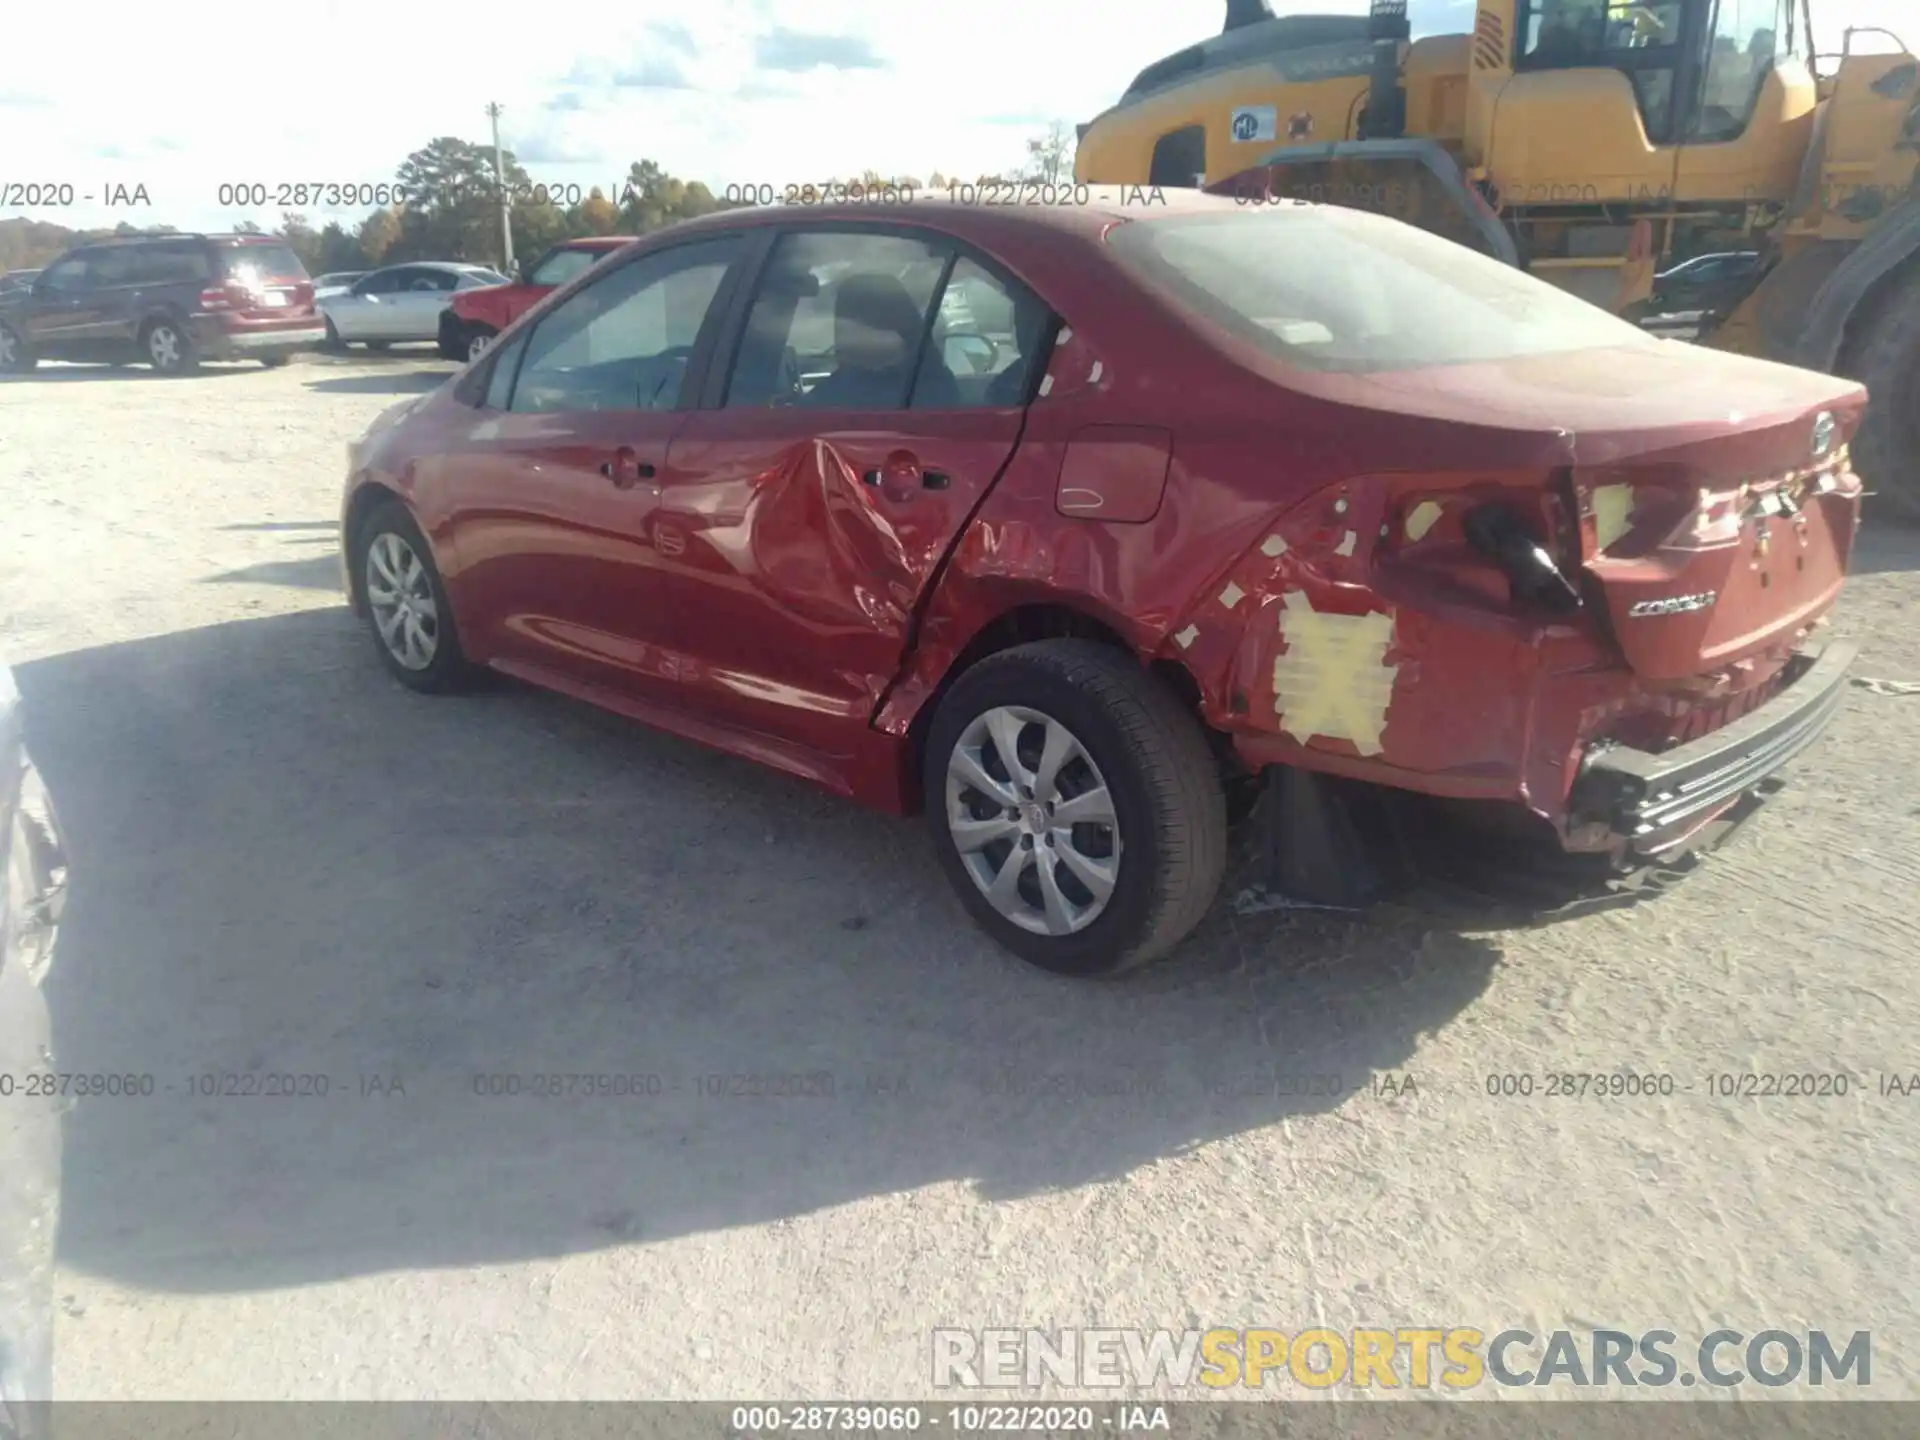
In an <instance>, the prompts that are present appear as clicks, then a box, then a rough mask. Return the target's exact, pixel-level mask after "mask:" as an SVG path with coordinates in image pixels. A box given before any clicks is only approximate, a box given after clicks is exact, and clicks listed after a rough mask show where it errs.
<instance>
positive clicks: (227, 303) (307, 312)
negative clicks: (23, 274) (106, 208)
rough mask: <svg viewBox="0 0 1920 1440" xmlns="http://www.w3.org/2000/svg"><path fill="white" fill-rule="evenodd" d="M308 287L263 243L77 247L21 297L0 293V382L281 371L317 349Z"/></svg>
mask: <svg viewBox="0 0 1920 1440" xmlns="http://www.w3.org/2000/svg"><path fill="white" fill-rule="evenodd" d="M323 333H324V332H323V330H322V327H321V324H320V321H319V318H318V317H317V316H316V315H315V314H314V309H313V282H312V281H311V280H310V279H309V278H308V277H307V271H306V267H305V266H304V265H302V264H301V263H300V257H299V256H297V255H295V254H294V253H293V251H292V250H290V249H288V248H287V246H286V244H285V242H284V241H280V240H276V239H274V238H272V237H271V236H265V235H181V234H174V235H142V236H130V237H128V238H125V239H116V240H102V241H98V242H95V243H91V244H86V245H78V246H75V247H74V248H73V249H71V250H69V251H67V253H66V254H64V255H62V256H61V257H60V258H59V259H58V260H55V261H54V262H53V263H52V264H51V265H49V266H47V267H46V269H44V270H42V271H41V272H40V274H39V275H37V276H36V277H35V278H34V281H33V283H32V285H31V286H29V287H27V288H26V289H24V290H10V291H7V292H5V293H0V372H13V373H19V372H22V371H27V370H31V369H32V368H33V367H34V365H35V364H37V363H38V362H39V361H41V360H78V361H90V362H95V363H102V364H126V363H127V362H129V361H136V360H140V361H145V362H146V363H147V364H149V365H151V366H152V367H153V368H154V369H155V370H156V371H158V372H160V373H161V374H165V375H178V374H184V373H186V372H187V371H190V370H192V369H194V367H195V366H197V365H198V364H199V363H200V362H201V361H202V360H258V361H260V362H261V363H262V364H265V365H269V366H272V365H284V364H286V363H287V361H288V359H289V358H291V357H292V356H293V355H295V354H297V353H298V352H299V351H301V350H305V349H309V348H311V347H312V346H313V345H314V344H315V343H317V342H318V341H319V340H320V338H321V336H322V334H323Z"/></svg>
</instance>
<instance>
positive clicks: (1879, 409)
mask: <svg viewBox="0 0 1920 1440" xmlns="http://www.w3.org/2000/svg"><path fill="white" fill-rule="evenodd" d="M1892 283H1893V285H1894V287H1895V289H1894V292H1893V294H1892V295H1891V296H1889V297H1888V300H1887V303H1886V305H1885V307H1884V308H1883V309H1881V310H1880V313H1879V314H1878V315H1876V316H1875V317H1874V318H1873V320H1872V321H1871V322H1869V324H1868V326H1867V329H1866V332H1865V333H1864V334H1863V335H1862V336H1861V337H1860V342H1859V344H1858V345H1857V346H1856V347H1855V349H1854V352H1853V356H1852V359H1851V362H1850V363H1849V364H1848V365H1847V367H1846V369H1847V372H1848V374H1849V375H1850V377H1851V378H1853V379H1855V380H1858V381H1860V382H1861V383H1862V384H1863V385H1865V386H1866V387H1867V389H1868V391H1869V392H1870V393H1871V396H1872V400H1871V403H1870V404H1869V405H1868V407H1867V416H1866V419H1865V420H1863V421H1862V422H1861V424H1860V429H1859V431H1858V433H1856V434H1855V436H1854V437H1853V463H1854V468H1855V469H1856V470H1858V471H1859V472H1860V478H1861V479H1862V480H1864V481H1865V482H1866V486H1867V488H1868V489H1869V490H1871V491H1873V492H1874V494H1873V498H1872V499H1871V500H1869V501H1868V502H1867V503H1868V505H1869V506H1871V507H1872V508H1873V509H1874V510H1876V511H1878V512H1880V513H1882V514H1886V515H1892V516H1897V517H1898V518H1899V519H1901V520H1904V521H1908V522H1910V523H1916V524H1920V270H1915V269H1912V268H1909V271H1908V273H1907V274H1906V275H1905V276H1904V277H1903V278H1901V279H1897V280H1895V281H1893V282H1892Z"/></svg>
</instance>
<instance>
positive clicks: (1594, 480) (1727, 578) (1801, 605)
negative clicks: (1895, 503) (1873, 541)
mask: <svg viewBox="0 0 1920 1440" xmlns="http://www.w3.org/2000/svg"><path fill="white" fill-rule="evenodd" d="M1347 378H1348V379H1349V380H1350V381H1352V382H1354V383H1355V385H1356V388H1357V390H1359V391H1364V392H1367V393H1366V396H1365V402H1364V403H1368V404H1371V405H1378V406H1381V407H1382V408H1392V409H1394V410H1396V411H1398V412H1399V413H1401V414H1409V413H1412V414H1421V415H1427V416H1431V417H1433V418H1436V419H1453V420H1459V421H1465V422H1470V423H1472V424H1473V425H1475V426H1479V427H1489V428H1490V429H1492V430H1493V431H1494V432H1496V433H1497V432H1505V433H1506V434H1507V436H1509V437H1510V440H1511V442H1513V445H1514V450H1515V453H1516V454H1517V453H1522V452H1524V453H1525V454H1527V455H1529V456H1532V457H1538V456H1540V455H1541V454H1542V453H1543V449H1542V441H1547V440H1554V441H1557V443H1556V444H1553V445H1552V446H1551V447H1550V448H1551V450H1553V451H1555V452H1557V454H1558V457H1559V464H1558V466H1557V469H1558V483H1560V484H1562V485H1564V486H1566V487H1568V488H1569V490H1570V492H1571V493H1570V498H1571V500H1572V502H1573V505H1574V508H1575V510H1576V512H1577V514H1578V517H1579V524H1578V533H1579V540H1578V545H1579V551H1580V553H1579V556H1578V563H1579V566H1580V568H1581V569H1582V570H1583V571H1584V572H1585V575H1586V577H1587V583H1586V585H1585V587H1584V590H1585V594H1586V599H1587V607H1588V609H1589V610H1590V611H1593V612H1595V614H1596V617H1597V618H1598V619H1599V620H1600V621H1601V622H1602V623H1603V625H1604V627H1605V629H1606V630H1607V631H1608V632H1609V633H1610V635H1611V636H1612V638H1613V640H1614V642H1615V643H1616V644H1617V646H1618V648H1619V651H1620V654H1621V656H1622V658H1623V659H1624V660H1625V661H1626V662H1627V664H1629V665H1630V666H1631V667H1632V668H1633V669H1634V670H1635V671H1636V672H1637V673H1638V674H1640V675H1642V676H1644V677H1646V678H1648V679H1651V680H1675V679H1681V678H1685V677H1690V676H1698V675H1701V674H1702V673H1703V672H1708V671H1715V670H1720V669H1723V668H1724V667H1726V666H1728V665H1730V664H1733V663H1735V662H1737V661H1739V660H1741V659H1742V658H1744V657H1746V656H1749V655H1753V654H1757V653H1759V652H1761V651H1764V650H1767V649H1769V648H1772V647H1774V646H1775V645H1777V644H1779V643H1781V642H1783V641H1791V640H1793V639H1796V638H1798V636H1799V634H1800V632H1801V631H1802V630H1803V629H1804V628H1805V627H1806V626H1808V625H1810V624H1811V623H1812V621H1813V620H1814V619H1816V618H1818V616H1819V615H1820V614H1821V613H1823V612H1824V611H1825V610H1826V609H1827V608H1828V607H1829V606H1830V605H1831V604H1832V603H1833V600H1834V598H1835V597H1836V596H1837V594H1838V593H1839V589H1840V585H1841V581H1842V579H1843V577H1844V576H1845V573H1846V568H1847V562H1848V559H1849V557H1850V554H1851V551H1852V546H1853V538H1854V528H1855V522H1856V518H1857V515H1858V510H1859V496H1860V483H1859V480H1858V479H1857V477H1855V476H1854V475H1853V474H1852V471H1851V468H1850V466H1849V464H1848V461H1847V445H1848V442H1849V441H1850V440H1851V438H1852V436H1853V434H1854V432H1855V430H1857V429H1858V427H1859V424H1860V420H1861V417H1862V415H1863V414H1864V412H1865V409H1866V402H1867V396H1866V391H1865V390H1864V389H1863V388H1862V387H1861V386H1859V385H1857V384H1855V383H1854V382H1852V381H1849V380H1842V379H1836V378H1834V377H1832V376H1828V375H1821V374H1817V373H1815V372H1813V371H1808V370H1800V369H1796V368H1794V367H1791V366H1786V365H1777V364H1773V363H1771V362H1768V361H1762V360H1752V359H1748V358H1746V357H1744V356H1737V355H1730V354H1726V353H1724V352H1720V351H1714V350H1706V349H1702V348H1699V347H1697V346H1693V345H1686V344H1684V343H1683V342H1679V341H1662V342H1648V343H1646V344H1640V345H1623V346H1618V347H1609V348H1605V349H1597V350H1582V351H1573V352H1569V353H1567V354H1561V355H1533V356H1528V357H1526V358H1525V359H1522V360H1515V361H1511V362H1499V363H1487V364H1469V365H1452V366H1440V367H1434V368H1431V369H1424V370H1417V371H1401V372H1395V373H1390V374H1376V375H1371V376H1364V377H1362V376H1354V377H1347ZM1351 398H1354V399H1360V398H1361V396H1360V395H1359V394H1354V395H1352V396H1351ZM1486 433H1487V432H1486V430H1484V429H1483V430H1482V434H1483V435H1484V434H1486ZM1495 448H1498V447H1497V446H1496V447H1495ZM1561 558H1562V559H1563V561H1566V560H1571V559H1572V558H1573V557H1571V556H1567V555H1563V556H1562V557H1561Z"/></svg>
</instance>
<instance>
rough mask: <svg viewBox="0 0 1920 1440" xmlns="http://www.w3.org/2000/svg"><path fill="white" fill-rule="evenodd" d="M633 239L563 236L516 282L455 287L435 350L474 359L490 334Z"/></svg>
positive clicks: (455, 357)
mask: <svg viewBox="0 0 1920 1440" xmlns="http://www.w3.org/2000/svg"><path fill="white" fill-rule="evenodd" d="M633 240H634V237H633V236H631V235H596V236H592V237H590V238H588V239H585V240H567V241H564V242H563V243H561V244H559V245H556V246H554V247H553V248H552V249H551V250H549V251H547V253H546V254H545V255H542V256H541V257H540V263H539V264H537V265H528V266H526V267H525V268H524V269H522V271H521V272H520V277H521V278H520V279H519V281H518V282H517V283H515V284H512V285H483V286H481V287H479V288H478V289H474V290H462V291H460V292H459V293H457V294H456V295H455V296H454V297H453V303H452V304H450V305H449V306H448V307H447V308H446V309H445V310H443V311H441V312H440V353H441V354H442V355H444V356H445V357H446V358H447V359H449V360H475V359H478V358H479V356H480V352H481V351H483V350H485V349H486V348H487V346H488V345H489V344H491V343H492V341H493V337H494V336H496V335H498V334H499V333H500V332H501V331H502V330H504V329H506V328H507V326H509V325H511V324H512V323H513V322H514V321H516V320H518V319H519V318H520V317H521V316H522V315H524V314H526V312H527V311H529V310H531V309H532V308H533V307H534V305H535V304H536V303H538V302H539V301H541V300H544V299H545V298H546V297H547V296H548V295H551V294H552V293H553V292H554V291H555V290H556V289H558V288H559V287H560V286H562V285H564V284H566V283H567V282H568V281H569V280H571V279H573V278H574V277H575V276H576V275H579V274H580V273H581V272H582V271H585V270H587V269H590V268H591V267H592V266H593V264H594V262H596V261H598V260H604V259H605V258H606V257H607V256H609V255H611V254H612V253H613V252H614V251H616V250H618V249H619V248H620V247H621V246H623V245H631V244H632V243H633Z"/></svg>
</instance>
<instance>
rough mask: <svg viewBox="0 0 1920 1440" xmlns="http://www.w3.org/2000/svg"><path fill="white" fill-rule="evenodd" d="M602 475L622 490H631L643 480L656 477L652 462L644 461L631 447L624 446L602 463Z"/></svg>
mask: <svg viewBox="0 0 1920 1440" xmlns="http://www.w3.org/2000/svg"><path fill="white" fill-rule="evenodd" d="M600 473H601V474H602V475H604V476H606V477H607V479H609V480H611V481H612V482H613V483H614V485H615V486H616V487H618V488H619V489H622V490H628V489H631V488H632V487H633V486H634V484H635V483H636V482H638V481H641V480H651V479H652V478H653V475H654V470H653V464H652V462H651V461H643V460H642V459H641V458H640V456H639V455H638V454H637V453H636V452H635V451H634V449H633V447H632V446H631V445H622V446H621V447H620V448H619V449H618V450H616V451H614V452H613V458H612V459H610V460H602V461H601V462H600Z"/></svg>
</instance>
